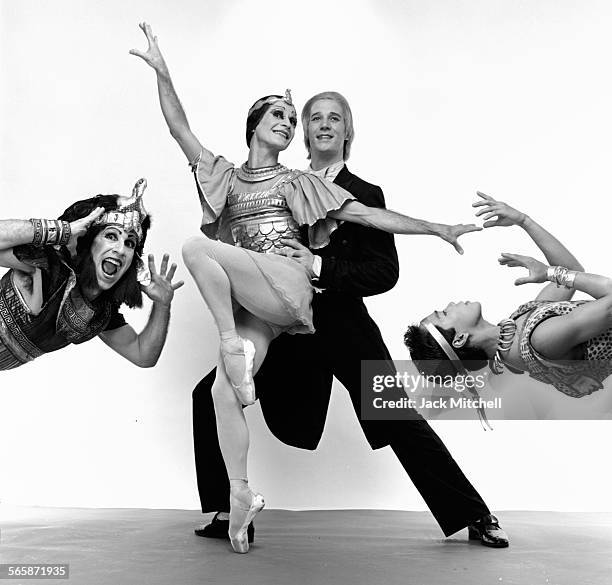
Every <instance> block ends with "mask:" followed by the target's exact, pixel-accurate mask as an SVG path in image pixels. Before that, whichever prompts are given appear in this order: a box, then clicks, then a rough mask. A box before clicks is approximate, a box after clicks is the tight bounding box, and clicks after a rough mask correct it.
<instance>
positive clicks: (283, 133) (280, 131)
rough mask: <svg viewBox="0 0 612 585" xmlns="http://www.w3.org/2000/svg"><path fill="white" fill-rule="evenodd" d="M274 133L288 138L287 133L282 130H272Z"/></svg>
mask: <svg viewBox="0 0 612 585" xmlns="http://www.w3.org/2000/svg"><path fill="white" fill-rule="evenodd" d="M274 134H280V136H282V137H283V138H284V139H285V140H288V139H289V134H288V133H287V132H284V131H283V130H274Z"/></svg>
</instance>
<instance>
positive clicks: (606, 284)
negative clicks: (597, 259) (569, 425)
mask: <svg viewBox="0 0 612 585" xmlns="http://www.w3.org/2000/svg"><path fill="white" fill-rule="evenodd" d="M478 195H479V196H480V197H481V200H480V201H477V202H476V203H474V207H479V208H480V210H479V211H478V213H477V214H476V215H479V216H480V215H483V216H484V219H485V220H487V221H485V223H484V227H486V228H489V227H495V226H512V225H517V226H519V227H521V228H523V229H524V230H525V231H526V232H527V234H528V235H529V236H530V237H531V239H532V240H533V241H534V242H535V244H536V245H537V246H538V248H539V249H540V250H541V251H542V253H543V254H544V256H545V257H546V263H543V262H540V261H539V260H536V259H535V258H531V257H529V256H521V255H519V254H506V253H503V254H502V255H501V257H500V259H499V263H500V264H502V265H504V266H509V267H523V268H526V269H527V270H528V271H529V274H528V275H527V276H522V277H520V278H518V279H517V280H516V281H515V284H516V285H522V284H526V283H532V282H533V283H544V282H546V281H550V283H551V284H548V285H546V286H545V287H544V288H543V289H542V291H541V292H540V294H539V295H538V296H537V297H536V298H535V300H533V301H529V302H528V303H525V304H523V305H521V306H520V307H519V308H518V309H517V310H516V311H514V313H512V315H510V318H508V319H504V320H503V321H501V322H500V323H499V324H497V325H493V324H492V323H489V322H488V321H485V319H483V317H482V313H481V307H480V303H478V302H472V303H463V302H460V303H450V304H449V305H448V306H447V307H446V308H445V309H443V310H442V311H434V312H433V313H431V314H430V315H429V316H427V317H425V318H424V319H423V320H422V321H421V323H420V324H419V325H412V326H410V327H409V328H408V331H407V332H406V335H405V342H406V345H407V346H408V348H409V349H410V355H411V357H412V359H413V360H414V361H415V362H416V363H417V367H419V369H420V370H421V373H423V374H432V373H433V372H432V371H431V365H432V364H434V363H436V362H434V361H431V360H438V361H437V363H439V360H440V359H441V360H447V361H446V367H445V371H443V372H441V371H439V370H438V371H437V372H436V373H438V374H442V375H444V374H455V373H457V368H456V367H455V365H453V361H454V362H455V363H457V362H458V361H459V360H461V361H463V362H464V366H465V367H466V368H469V369H476V368H477V369H479V368H482V367H484V366H486V365H487V362H489V363H490V364H491V369H492V370H493V372H494V373H496V374H499V373H501V372H502V371H503V369H504V367H506V368H507V369H508V370H510V371H512V372H514V373H518V374H520V373H523V372H528V373H529V375H530V376H531V377H533V378H535V379H536V380H539V381H541V382H544V383H547V384H551V385H552V386H554V387H555V388H556V389H557V390H559V391H561V392H563V393H564V394H566V395H568V396H572V397H574V398H580V397H582V396H587V395H589V394H591V393H593V392H594V391H596V390H600V389H601V388H603V384H602V383H603V381H604V380H605V379H606V378H607V377H608V376H609V375H610V374H611V373H612V279H610V278H607V277H605V276H598V275H596V274H587V273H585V272H584V269H583V267H582V265H581V264H580V263H579V262H578V260H576V258H574V256H573V255H572V253H571V252H569V251H568V250H567V248H565V246H564V245H563V244H562V243H561V242H559V240H557V239H556V238H555V237H554V236H553V235H551V234H550V233H548V232H547V231H546V230H545V229H544V228H543V227H542V226H540V225H539V224H537V223H536V222H535V221H534V220H533V219H531V218H530V217H529V216H528V215H526V214H524V213H522V212H520V211H517V210H516V209H514V208H512V207H510V206H509V205H507V204H506V203H503V202H501V201H496V200H495V199H493V198H492V197H489V196H488V195H485V194H483V193H478ZM576 290H580V291H582V292H585V293H587V294H589V295H591V296H592V297H593V299H594V300H592V301H586V300H584V301H572V300H571V298H572V297H573V295H574V291H576ZM421 360H424V361H421ZM451 360H452V361H451ZM459 367H461V364H459Z"/></svg>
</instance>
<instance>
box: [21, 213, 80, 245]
mask: <svg viewBox="0 0 612 585" xmlns="http://www.w3.org/2000/svg"><path fill="white" fill-rule="evenodd" d="M30 223H31V224H32V227H33V228H34V236H33V237H32V244H34V245H35V246H55V245H57V244H59V245H60V246H65V245H66V244H67V243H68V242H69V241H70V236H71V235H72V228H71V227H70V223H68V222H67V221H60V220H59V219H36V218H32V219H30Z"/></svg>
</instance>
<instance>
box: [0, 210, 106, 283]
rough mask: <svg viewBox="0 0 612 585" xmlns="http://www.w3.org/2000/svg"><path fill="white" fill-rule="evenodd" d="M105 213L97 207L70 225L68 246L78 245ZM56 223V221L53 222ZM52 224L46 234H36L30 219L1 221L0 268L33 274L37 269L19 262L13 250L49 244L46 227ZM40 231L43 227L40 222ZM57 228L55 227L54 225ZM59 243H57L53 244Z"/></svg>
mask: <svg viewBox="0 0 612 585" xmlns="http://www.w3.org/2000/svg"><path fill="white" fill-rule="evenodd" d="M103 213H104V208H103V207H96V209H94V210H93V211H92V212H91V213H90V214H89V215H87V216H86V217H83V218H81V219H77V220H76V221H73V222H72V223H71V224H70V234H71V235H70V241H69V242H68V244H67V246H68V247H69V248H70V247H71V246H73V245H76V240H77V239H78V238H79V237H81V236H82V235H84V234H85V232H86V231H87V228H89V226H90V225H91V224H92V222H93V221H94V220H95V219H97V218H98V217H99V216H100V215H102V214H103ZM51 221H52V222H54V221H55V220H51ZM47 225H50V224H45V227H44V231H45V234H42V233H39V234H36V233H35V231H36V228H35V223H34V222H33V221H30V220H29V219H3V220H0V266H3V267H4V268H14V269H15V270H20V271H21V272H25V273H27V274H33V273H34V272H35V271H36V268H34V267H33V266H30V265H28V264H24V263H23V262H21V261H20V260H18V259H17V258H16V257H15V255H14V254H13V248H14V247H15V246H20V245H23V244H32V243H34V242H36V241H37V238H38V240H39V241H40V243H41V245H45V244H47V243H49V242H47V241H44V236H45V235H48V233H49V230H48V228H47V227H46V226H47ZM39 226H40V228H39V229H42V225H41V224H40V222H39ZM53 227H54V228H55V225H53ZM51 243H57V242H51Z"/></svg>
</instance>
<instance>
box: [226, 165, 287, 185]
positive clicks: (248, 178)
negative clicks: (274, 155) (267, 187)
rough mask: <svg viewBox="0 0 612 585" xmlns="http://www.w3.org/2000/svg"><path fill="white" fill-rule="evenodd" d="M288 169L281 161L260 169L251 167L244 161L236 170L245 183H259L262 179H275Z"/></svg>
mask: <svg viewBox="0 0 612 585" xmlns="http://www.w3.org/2000/svg"><path fill="white" fill-rule="evenodd" d="M286 170H287V167H286V166H284V165H282V164H280V163H277V164H275V165H274V166H271V167H260V168H258V169H251V168H250V167H247V164H246V163H243V165H242V166H241V167H240V168H239V169H238V170H237V171H236V175H237V176H238V178H239V179H240V180H241V181H244V182H245V183H259V182H261V181H267V180H268V179H273V178H274V177H276V176H277V175H279V174H280V173H282V172H285V171H286Z"/></svg>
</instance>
